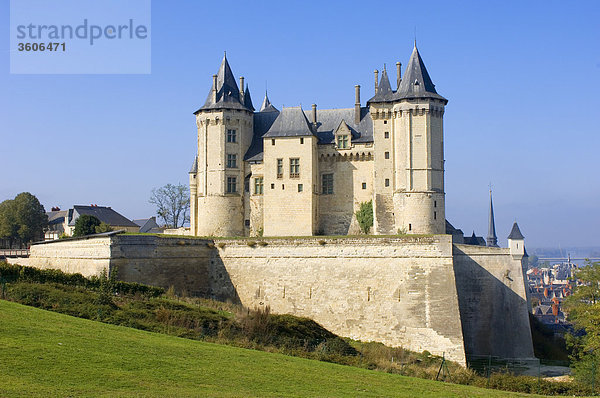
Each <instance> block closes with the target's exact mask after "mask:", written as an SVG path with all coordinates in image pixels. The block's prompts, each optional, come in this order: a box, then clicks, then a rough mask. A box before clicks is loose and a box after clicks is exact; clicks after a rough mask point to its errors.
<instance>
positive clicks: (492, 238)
mask: <svg viewBox="0 0 600 398" xmlns="http://www.w3.org/2000/svg"><path fill="white" fill-rule="evenodd" d="M486 241H487V245H488V246H490V247H498V237H497V236H496V223H495V221H494V204H493V203H492V188H491V187H490V211H489V218H488V234H487V238H486Z"/></svg>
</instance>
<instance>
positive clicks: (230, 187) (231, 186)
mask: <svg viewBox="0 0 600 398" xmlns="http://www.w3.org/2000/svg"><path fill="white" fill-rule="evenodd" d="M236 192H237V178H236V177H227V193H236Z"/></svg>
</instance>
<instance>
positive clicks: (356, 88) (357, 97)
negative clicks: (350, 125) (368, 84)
mask: <svg viewBox="0 0 600 398" xmlns="http://www.w3.org/2000/svg"><path fill="white" fill-rule="evenodd" d="M354 97H355V99H354V124H356V125H358V124H359V123H360V86H359V85H358V84H357V85H356V86H354Z"/></svg>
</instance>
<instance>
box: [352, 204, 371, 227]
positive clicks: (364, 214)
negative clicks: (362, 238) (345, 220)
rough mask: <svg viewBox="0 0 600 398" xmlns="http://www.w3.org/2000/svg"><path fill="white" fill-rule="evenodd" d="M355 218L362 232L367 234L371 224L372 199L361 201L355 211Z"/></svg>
mask: <svg viewBox="0 0 600 398" xmlns="http://www.w3.org/2000/svg"><path fill="white" fill-rule="evenodd" d="M356 220H357V221H358V225H359V227H360V230H361V231H362V233H363V234H368V233H369V230H370V229H371V227H372V226H373V201H372V200H370V201H368V202H362V203H361V204H360V208H359V209H358V210H357V212H356Z"/></svg>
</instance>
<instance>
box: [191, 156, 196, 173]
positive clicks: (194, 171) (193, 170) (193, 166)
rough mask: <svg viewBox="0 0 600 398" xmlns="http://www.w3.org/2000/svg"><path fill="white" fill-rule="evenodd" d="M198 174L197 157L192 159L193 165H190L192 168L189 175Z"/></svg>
mask: <svg viewBox="0 0 600 398" xmlns="http://www.w3.org/2000/svg"><path fill="white" fill-rule="evenodd" d="M196 172H198V155H196V156H195V157H194V163H193V164H192V168H191V169H190V174H194V173H196Z"/></svg>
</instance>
